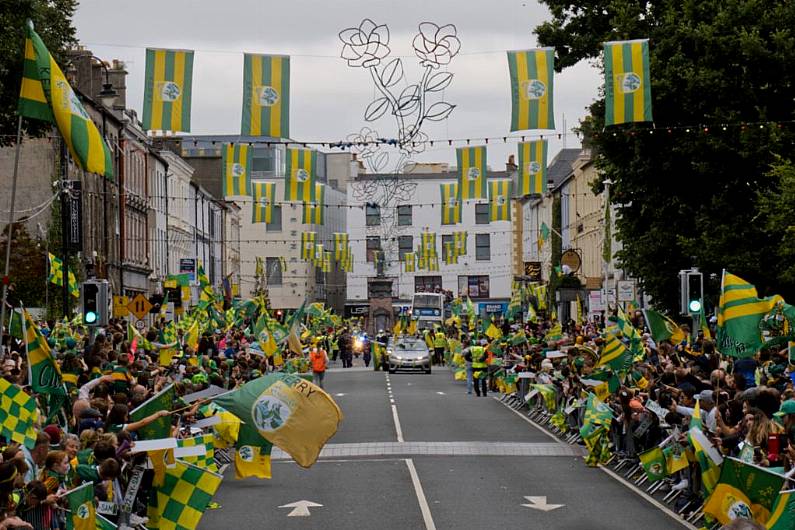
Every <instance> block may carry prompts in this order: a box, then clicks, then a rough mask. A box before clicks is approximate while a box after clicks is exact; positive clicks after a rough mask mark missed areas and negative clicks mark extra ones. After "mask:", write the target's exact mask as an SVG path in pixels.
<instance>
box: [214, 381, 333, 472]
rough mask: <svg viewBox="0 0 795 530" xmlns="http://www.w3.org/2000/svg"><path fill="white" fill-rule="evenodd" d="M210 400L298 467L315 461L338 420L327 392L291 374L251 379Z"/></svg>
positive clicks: (306, 465)
mask: <svg viewBox="0 0 795 530" xmlns="http://www.w3.org/2000/svg"><path fill="white" fill-rule="evenodd" d="M214 401H215V402H216V403H217V404H218V405H220V406H221V407H223V408H224V409H226V410H228V411H229V412H231V413H232V414H234V415H236V416H237V417H238V418H240V419H241V420H242V421H243V422H244V424H246V425H250V426H252V427H254V428H255V429H256V430H257V431H258V432H259V434H260V435H261V436H262V437H264V438H265V439H267V440H268V441H269V442H271V443H272V444H273V445H275V446H277V447H279V448H281V449H282V450H284V451H285V452H287V453H288V454H289V455H290V456H292V457H293V459H294V460H295V461H296V463H298V465H299V466H301V467H309V466H311V465H312V464H314V463H315V461H316V460H317V457H318V455H319V454H320V450H321V449H322V448H323V445H325V443H326V442H327V441H328V440H329V439H330V438H331V437H332V436H334V433H336V432H337V427H338V426H339V422H340V421H341V420H342V412H341V411H340V409H339V407H338V406H337V404H336V403H334V400H333V399H331V397H330V396H329V395H328V394H326V393H325V392H324V391H323V390H322V389H320V387H317V386H315V385H313V384H312V383H310V382H309V381H306V380H304V379H302V378H300V377H299V376H297V375H292V374H270V375H266V376H263V377H260V378H258V379H254V380H253V381H249V382H248V383H246V384H245V385H243V386H242V387H240V388H239V389H237V390H235V391H234V392H230V393H227V394H222V395H221V396H218V397H216V398H214Z"/></svg>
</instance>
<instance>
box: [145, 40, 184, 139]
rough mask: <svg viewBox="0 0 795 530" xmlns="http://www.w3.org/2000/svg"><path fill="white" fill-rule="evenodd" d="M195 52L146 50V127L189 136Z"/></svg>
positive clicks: (150, 129)
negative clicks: (187, 133)
mask: <svg viewBox="0 0 795 530" xmlns="http://www.w3.org/2000/svg"><path fill="white" fill-rule="evenodd" d="M192 86H193V51H192V50H161V49H154V48H147V49H146V78H145V82H144V115H143V119H142V122H143V127H144V129H145V130H147V131H174V132H177V131H179V132H190V105H191V93H192Z"/></svg>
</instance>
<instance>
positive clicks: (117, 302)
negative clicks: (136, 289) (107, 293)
mask: <svg viewBox="0 0 795 530" xmlns="http://www.w3.org/2000/svg"><path fill="white" fill-rule="evenodd" d="M129 303H130V299H129V298H127V297H126V296H119V295H116V296H114V297H113V316H114V318H121V317H126V316H127V315H129V314H130V310H129V309H127V304H129Z"/></svg>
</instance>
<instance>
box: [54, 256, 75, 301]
mask: <svg viewBox="0 0 795 530" xmlns="http://www.w3.org/2000/svg"><path fill="white" fill-rule="evenodd" d="M47 258H48V260H49V262H50V272H49V274H48V276H47V280H48V281H49V282H50V283H52V284H55V285H58V286H63V261H61V260H60V259H59V258H57V257H56V256H55V254H52V253H48V254H47ZM68 277H69V294H71V295H72V296H74V297H75V298H80V285H79V284H78V283H77V278H75V275H74V273H73V272H72V271H69V275H68Z"/></svg>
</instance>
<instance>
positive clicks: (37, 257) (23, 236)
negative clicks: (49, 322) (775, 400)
mask: <svg viewBox="0 0 795 530" xmlns="http://www.w3.org/2000/svg"><path fill="white" fill-rule="evenodd" d="M6 241H8V229H7V227H6V229H5V230H4V231H3V237H2V247H1V248H2V252H3V256H5V249H6ZM11 250H12V251H11V266H10V269H9V277H10V279H11V283H10V284H9V286H8V303H9V304H11V305H12V306H14V307H19V306H20V304H24V305H25V307H42V306H43V305H44V289H45V286H46V282H47V263H46V258H47V256H46V254H45V252H44V249H43V248H42V247H41V245H40V244H39V242H37V241H36V240H34V239H32V238H31V237H30V234H28V231H27V229H26V228H25V225H24V224H22V223H14V234H13V239H12V240H11Z"/></svg>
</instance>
